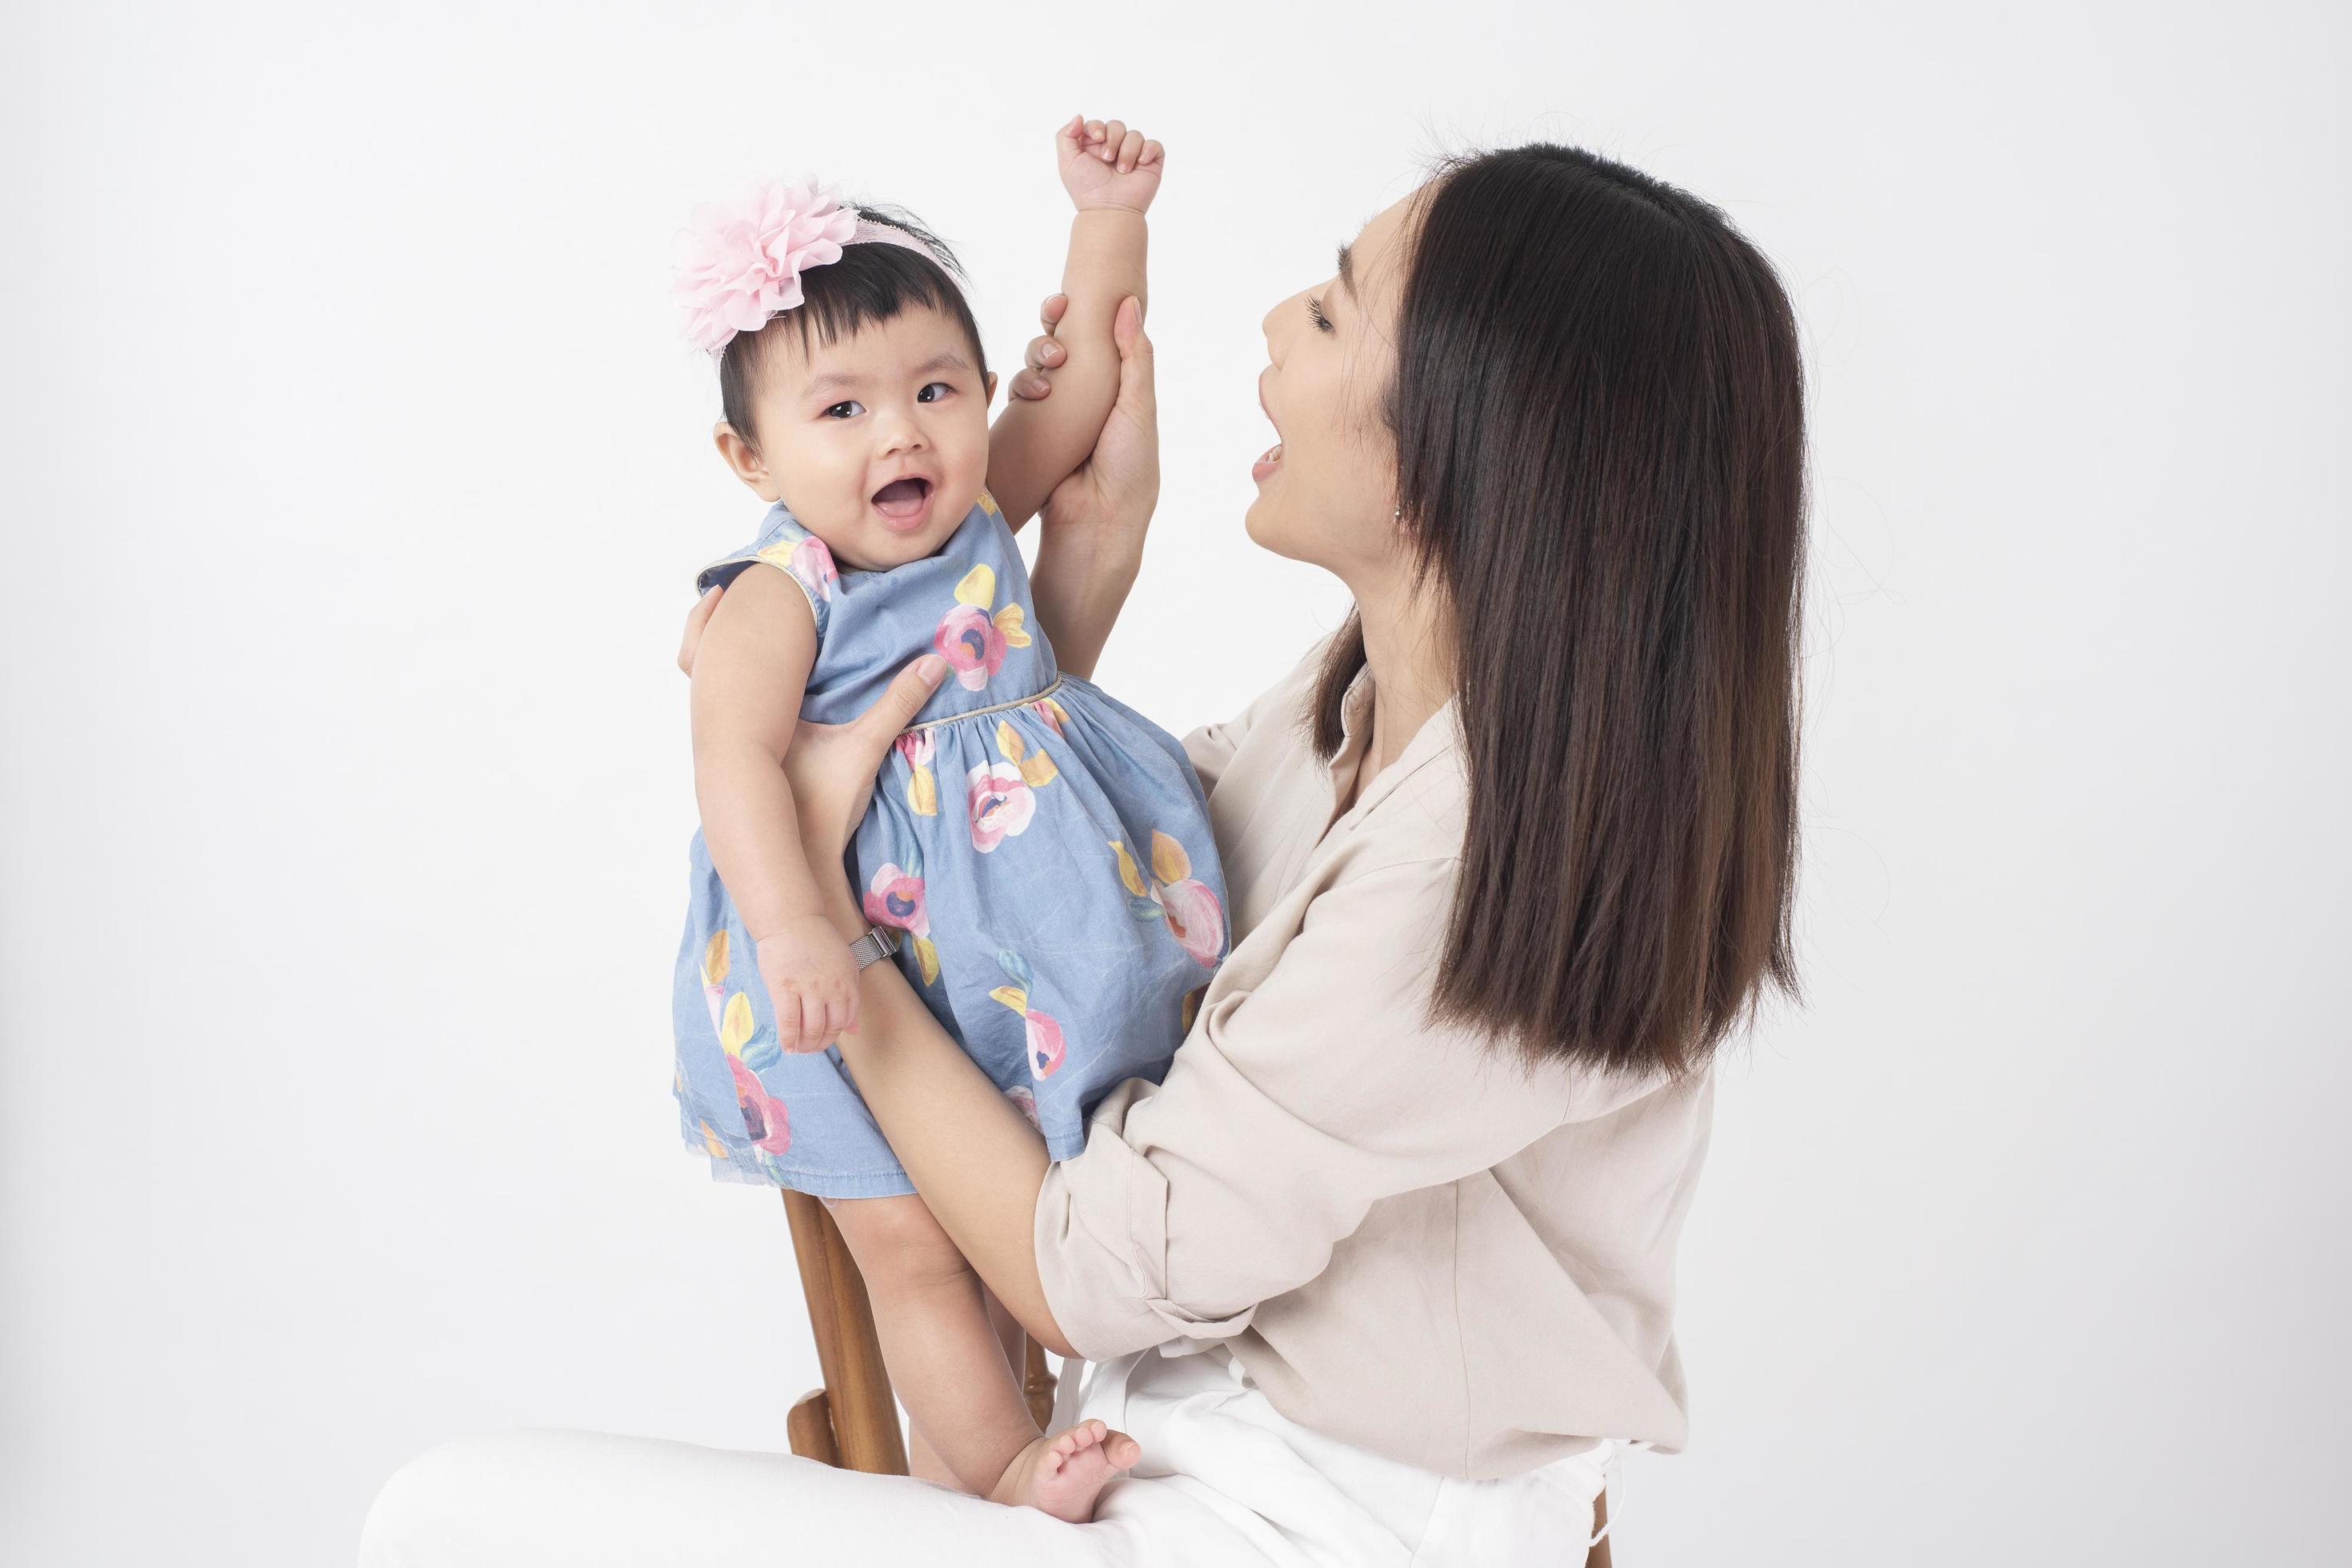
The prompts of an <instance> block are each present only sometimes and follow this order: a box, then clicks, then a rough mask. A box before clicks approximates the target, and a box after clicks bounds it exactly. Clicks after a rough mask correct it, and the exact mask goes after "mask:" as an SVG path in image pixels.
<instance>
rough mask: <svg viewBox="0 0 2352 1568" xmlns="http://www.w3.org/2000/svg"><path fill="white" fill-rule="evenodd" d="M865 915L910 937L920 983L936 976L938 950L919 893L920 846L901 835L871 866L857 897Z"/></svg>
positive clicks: (927, 910)
mask: <svg viewBox="0 0 2352 1568" xmlns="http://www.w3.org/2000/svg"><path fill="white" fill-rule="evenodd" d="M861 903H862V904H863V906H864V908H865V910H866V919H867V920H869V921H873V922H874V923H875V924H876V925H878V926H896V927H897V928H898V930H900V931H905V932H906V933H907V934H908V936H909V937H911V938H913V939H914V940H913V943H912V945H913V947H914V949H915V963H916V965H917V967H918V968H919V969H920V970H921V971H922V975H923V984H926V985H936V984H939V979H940V950H939V949H938V948H936V947H934V946H933V945H931V913H930V907H929V900H928V899H927V898H925V897H924V894H923V850H922V847H921V846H920V845H919V844H915V843H912V842H910V841H908V840H904V839H901V840H899V841H898V850H897V853H896V854H895V855H894V856H893V858H890V859H888V860H886V861H884V862H883V863H882V864H881V865H880V866H879V867H877V868H875V872H874V875H873V877H872V879H870V880H868V881H867V883H866V896H865V898H864V899H863V900H861Z"/></svg>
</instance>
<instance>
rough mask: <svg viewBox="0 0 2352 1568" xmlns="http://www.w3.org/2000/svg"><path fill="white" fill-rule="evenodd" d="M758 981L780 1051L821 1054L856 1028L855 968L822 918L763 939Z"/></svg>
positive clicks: (812, 918)
mask: <svg viewBox="0 0 2352 1568" xmlns="http://www.w3.org/2000/svg"><path fill="white" fill-rule="evenodd" d="M755 945H756V946H757V948H758V950H759V959H760V980H761V984H764V985H766V986H767V988H768V1001H769V1002H770V1004H771V1005H772V1006H773V1007H774V1009H775V1014H776V1048H777V1049H779V1050H785V1051H821V1050H823V1049H824V1047H826V1046H828V1045H830V1044H831V1043H832V1042H833V1041H834V1040H835V1039H837V1038H839V1037H840V1036H841V1033H842V1031H843V1030H845V1029H847V1028H849V1027H851V1026H854V1025H855V1024H856V1022H857V965H856V963H853V962H852V961H851V959H850V956H849V944H848V943H847V942H844V941H842V940H841V933H840V932H839V931H835V929H834V926H833V922H832V921H829V920H827V919H825V918H824V916H823V915H804V916H802V917H801V918H799V919H796V920H789V921H785V922H784V923H783V925H782V927H780V928H779V929H777V930H776V931H771V932H770V933H769V934H768V935H766V936H763V937H761V938H760V939H759V941H758V942H757V943H756V944H755Z"/></svg>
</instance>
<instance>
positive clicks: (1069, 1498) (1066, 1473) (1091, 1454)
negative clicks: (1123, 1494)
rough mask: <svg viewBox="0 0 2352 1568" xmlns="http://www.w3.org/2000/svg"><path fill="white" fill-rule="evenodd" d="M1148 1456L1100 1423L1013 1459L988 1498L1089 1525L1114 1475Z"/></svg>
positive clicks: (1052, 1437)
mask: <svg viewBox="0 0 2352 1568" xmlns="http://www.w3.org/2000/svg"><path fill="white" fill-rule="evenodd" d="M1142 1457H1143V1447H1142V1445H1140V1444H1139V1443H1138V1442H1136V1440H1135V1439H1134V1438H1132V1437H1130V1436H1128V1435H1127V1434H1126V1433H1124V1432H1114V1431H1112V1430H1111V1429H1110V1428H1109V1427H1108V1426H1106V1425H1104V1424H1103V1423H1102V1422H1100V1421H1081V1422H1079V1423H1078V1424H1077V1425H1076V1426H1073V1427H1070V1428H1069V1429H1068V1430H1067V1431H1064V1432H1055V1433H1049V1434H1047V1435H1046V1436H1042V1437H1040V1438H1038V1439H1037V1440H1036V1441H1035V1442H1034V1443H1031V1444H1030V1445H1029V1446H1028V1447H1025V1448H1024V1449H1022V1450H1021V1452H1019V1453H1018V1454H1015V1455H1014V1456H1013V1462H1012V1463H1011V1464H1009V1465H1007V1466H1005V1467H1004V1475H1003V1478H1002V1479H999V1480H998V1481H997V1483H996V1486H995V1488H994V1489H992V1490H991V1491H990V1492H989V1494H988V1496H989V1500H990V1501H992V1502H1003V1503H1013V1504H1023V1503H1025V1504H1027V1505H1028V1506H1029V1507H1031V1508H1034V1509H1043V1510H1045V1512H1047V1513H1050V1514H1052V1515H1053V1516H1054V1517H1055V1519H1066V1520H1068V1521H1070V1522H1071V1523H1072V1524H1084V1523H1086V1522H1087V1521H1088V1520H1090V1519H1092V1518H1094V1516H1095V1497H1096V1495H1097V1493H1099V1492H1100V1491H1101V1490H1102V1489H1103V1486H1104V1484H1105V1483H1106V1482H1108V1480H1109V1479H1111V1477H1112V1476H1114V1475H1116V1474H1118V1472H1119V1471H1121V1470H1123V1469H1126V1468H1128V1467H1129V1466H1130V1465H1132V1464H1134V1463H1135V1461H1136V1460H1138V1459H1139V1458H1142Z"/></svg>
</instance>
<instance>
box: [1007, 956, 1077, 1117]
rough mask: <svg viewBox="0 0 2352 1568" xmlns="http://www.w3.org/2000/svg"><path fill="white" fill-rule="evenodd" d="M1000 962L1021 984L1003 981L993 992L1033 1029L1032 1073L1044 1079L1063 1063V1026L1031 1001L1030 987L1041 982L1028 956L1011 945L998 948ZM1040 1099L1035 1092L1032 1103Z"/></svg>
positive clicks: (1030, 1040) (1031, 1048)
mask: <svg viewBox="0 0 2352 1568" xmlns="http://www.w3.org/2000/svg"><path fill="white" fill-rule="evenodd" d="M996 963H997V967H999V968H1001V969H1003V971H1004V973H1007V974H1009V975H1011V976H1012V977H1013V980H1014V981H1015V982H1017V984H1012V985H1000V986H998V987H997V988H996V989H995V990H993V991H991V992H990V993H989V994H990V995H991V996H993V997H995V998H996V1000H998V1001H999V1002H1002V1003H1003V1004H1004V1005H1006V1006H1007V1007H1010V1008H1012V1009H1013V1011H1014V1012H1015V1013H1018V1014H1020V1015H1021V1019H1022V1022H1023V1023H1024V1025H1025V1026H1027V1028H1028V1031H1029V1058H1028V1059H1029V1076H1030V1077H1031V1078H1034V1079H1037V1080H1038V1081H1039V1082H1041V1083H1042V1082H1043V1081H1045V1079H1049V1078H1051V1077H1053V1076H1054V1069H1055V1068H1057V1067H1060V1066H1061V1065H1062V1058H1063V1056H1064V1054H1065V1050H1066V1047H1065V1046H1064V1043H1063V1040H1062V1026H1061V1025H1060V1024H1058V1023H1056V1022H1055V1021H1054V1020H1053V1019H1052V1018H1050V1017H1047V1016H1045V1014H1043V1013H1040V1012H1038V1011H1037V1010H1036V1009H1035V1008H1034V1007H1032V1006H1030V1005H1029V992H1030V988H1031V987H1032V986H1034V985H1035V984H1037V977H1036V976H1035V975H1034V974H1033V973H1031V972H1030V969H1029V963H1028V961H1027V960H1026V959H1024V958H1023V957H1022V956H1021V955H1020V954H1019V953H1017V952H1013V950H1012V949H1011V948H1009V947H1007V948H1000V949H998V950H997V954H996ZM1036 1102H1037V1100H1036V1096H1035V1094H1034V1092H1033V1093H1032V1094H1031V1096H1030V1099H1029V1103H1030V1104H1031V1105H1032V1106H1034V1105H1035V1104H1036Z"/></svg>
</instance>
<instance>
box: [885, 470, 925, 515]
mask: <svg viewBox="0 0 2352 1568" xmlns="http://www.w3.org/2000/svg"><path fill="white" fill-rule="evenodd" d="M930 499H931V481H930V480H929V479H892V480H891V481H890V482H889V483H888V484H887V485H884V486H883V487H882V488H881V489H878V490H876V491H875V492H874V504H875V506H876V507H877V508H879V509H880V510H881V512H882V514H883V515H884V516H885V517H895V518H899V519H902V520H903V519H907V518H912V517H916V516H919V515H920V514H921V512H922V510H923V507H924V505H925V503H927V502H928V501H929V500H930Z"/></svg>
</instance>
